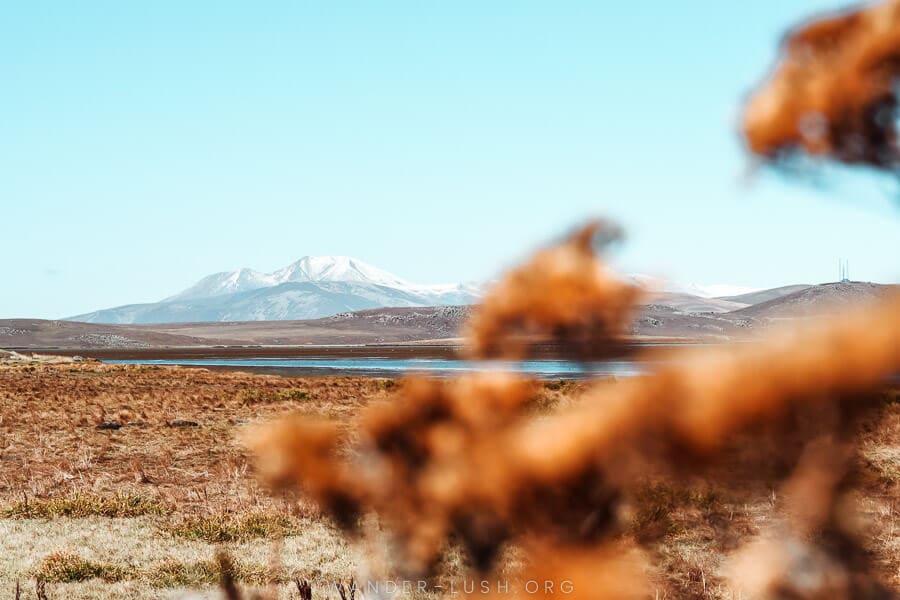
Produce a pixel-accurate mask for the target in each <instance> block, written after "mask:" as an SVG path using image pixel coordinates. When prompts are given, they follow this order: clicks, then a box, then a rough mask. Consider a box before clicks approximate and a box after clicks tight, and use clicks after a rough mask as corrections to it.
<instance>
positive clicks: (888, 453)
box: [863, 446, 900, 483]
mask: <svg viewBox="0 0 900 600" xmlns="http://www.w3.org/2000/svg"><path fill="white" fill-rule="evenodd" d="M863 456H864V457H865V460H866V462H867V463H868V465H869V466H870V467H871V468H872V469H873V470H874V471H875V472H876V473H877V474H878V476H879V477H881V478H882V479H885V480H887V481H889V482H891V483H900V447H891V446H881V447H875V448H870V449H867V450H866V451H864V452H863Z"/></svg>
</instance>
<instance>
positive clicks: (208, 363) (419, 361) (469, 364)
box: [103, 357, 646, 379]
mask: <svg viewBox="0 0 900 600" xmlns="http://www.w3.org/2000/svg"><path fill="white" fill-rule="evenodd" d="M103 362H105V363H109V364H140V365H183V366H195V367H207V368H215V369H233V370H246V371H255V372H262V373H274V374H279V375H291V376H297V377H305V376H324V375H357V376H366V377H396V376H399V375H403V374H406V373H421V374H426V375H431V376H438V377H446V376H452V375H458V374H461V373H467V372H473V371H491V370H503V371H513V372H517V373H522V374H525V375H531V376H534V377H538V378H541V379H560V378H562V379H583V378H587V377H604V376H607V377H609V376H614V377H632V376H634V375H639V374H641V373H643V372H644V369H643V368H642V367H643V366H645V365H646V363H642V364H638V363H636V362H633V361H628V360H607V361H600V362H593V363H587V364H585V363H578V362H573V361H566V360H527V361H521V362H501V361H470V360H457V359H449V358H373V357H359V358H331V357H323V358H196V359H193V358H186V359H138V360H133V359H131V360H104V361H103Z"/></svg>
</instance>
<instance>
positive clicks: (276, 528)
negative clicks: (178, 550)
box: [163, 512, 300, 544]
mask: <svg viewBox="0 0 900 600" xmlns="http://www.w3.org/2000/svg"><path fill="white" fill-rule="evenodd" d="M163 531H164V532H166V533H170V534H171V535H173V536H175V537H180V538H183V539H188V540H200V541H204V542H208V543H211V544H219V543H225V542H245V541H248V540H252V539H259V538H264V539H275V538H282V537H288V536H294V535H299V534H300V526H299V524H298V523H296V522H295V521H294V520H292V519H291V518H289V517H288V516H286V515H283V514H276V513H266V512H256V513H250V514H243V515H236V514H216V515H204V516H199V517H190V518H187V519H184V520H182V521H180V522H177V523H172V524H168V525H165V526H164V527H163Z"/></svg>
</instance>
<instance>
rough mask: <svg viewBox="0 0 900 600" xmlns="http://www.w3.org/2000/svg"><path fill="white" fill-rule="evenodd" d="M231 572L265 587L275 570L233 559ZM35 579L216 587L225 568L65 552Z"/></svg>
mask: <svg viewBox="0 0 900 600" xmlns="http://www.w3.org/2000/svg"><path fill="white" fill-rule="evenodd" d="M229 569H230V574H231V576H232V578H233V579H234V580H235V581H239V582H241V583H246V584H251V585H264V584H265V583H268V582H269V581H271V580H272V573H271V570H270V568H269V567H268V566H265V565H251V564H247V563H243V562H240V561H235V560H231V561H230V565H229ZM31 576H32V577H34V578H35V579H37V580H41V581H46V582H49V583H75V582H82V581H88V580H91V579H98V580H101V581H104V582H106V583H117V582H122V581H139V582H141V583H144V584H146V585H148V586H150V587H154V588H178V587H198V586H206V585H213V584H216V583H218V582H219V581H220V579H221V576H222V567H221V564H220V562H219V561H217V560H212V559H211V560H200V561H192V562H181V561H178V560H177V559H174V558H173V559H167V560H164V561H163V562H161V563H159V564H157V565H154V566H152V567H149V568H146V569H142V568H140V567H136V566H131V565H117V564H113V563H107V562H97V561H92V560H88V559H86V558H83V557H82V556H80V555H78V554H77V553H75V552H71V551H65V550H63V551H58V552H53V553H51V554H48V555H47V556H46V557H44V560H43V561H41V564H40V565H39V566H38V568H37V569H35V571H34V572H33V573H31ZM282 579H284V578H282ZM284 580H285V581H286V579H284Z"/></svg>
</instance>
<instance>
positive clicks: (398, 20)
mask: <svg viewBox="0 0 900 600" xmlns="http://www.w3.org/2000/svg"><path fill="white" fill-rule="evenodd" d="M841 6H842V5H841V4H835V3H832V2H826V1H814V0H797V1H790V0H754V2H740V3H736V2H722V1H721V0H710V1H705V2H700V1H689V0H685V1H683V2H669V1H661V0H660V1H649V0H645V1H644V2H627V3H626V2H621V3H618V4H613V3H611V2H595V1H590V2H568V1H561V2H544V1H528V0H515V1H512V0H510V1H497V2H483V1H478V2H474V1H473V2H468V1H462V0H456V1H454V2H437V1H420V0H416V1H409V2H391V1H386V2H362V1H358V2H356V1H351V0H348V1H345V2H324V1H322V2H296V1H290V2H278V1H271V2H266V3H248V2H228V1H216V2H212V1H209V2H202V1H200V2H180V1H164V0H163V1H156V2H119V1H116V0H111V1H109V2H98V1H92V0H85V1H82V2H77V3H76V2H56V1H46V2H44V1H41V0H35V1H29V2H16V3H6V4H4V6H3V7H2V8H0V11H2V12H0V77H2V82H3V92H2V93H0V249H2V252H3V258H2V259H0V288H2V291H0V318H10V317H42V318H59V317H65V316H69V315H74V314H78V313H83V312H87V311H90V310H94V309H98V308H103V307H109V306H115V305H120V304H127V303H135V302H149V301H155V300H159V299H161V298H163V297H166V296H169V295H172V294H174V293H176V292H178V291H179V290H181V289H183V288H186V287H188V286H189V285H191V284H192V283H194V282H195V281H196V280H198V279H200V278H201V277H203V276H205V275H207V274H210V273H213V272H217V271H223V270H230V269H235V268H238V267H244V266H246V267H251V268H255V269H259V270H262V271H271V270H274V269H276V268H279V267H281V266H284V265H286V264H288V263H290V262H292V261H294V260H296V259H298V258H299V257H301V256H304V255H327V254H339V255H350V256H355V257H357V258H360V259H362V260H365V261H367V262H369V263H372V264H374V265H377V266H379V267H381V268H384V269H387V270H388V271H392V272H394V273H396V274H397V275H399V276H401V277H403V278H405V279H408V280H411V281H415V282H418V283H440V282H452V281H483V280H486V279H489V278H491V277H494V276H496V275H497V274H498V273H499V272H501V271H502V269H504V268H506V267H509V266H510V265H512V264H514V263H515V262H516V261H518V260H521V259H522V258H523V257H524V256H527V254H528V253H529V252H530V251H532V250H533V249H534V248H535V247H536V246H537V245H540V244H542V243H545V242H547V241H548V240H553V239H556V238H558V237H559V236H560V235H561V234H562V233H564V232H565V231H567V230H569V229H570V228H571V227H573V226H575V225H577V224H578V223H580V222H582V221H584V220H585V219H587V218H591V217H597V216H605V217H611V218H613V219H615V220H617V221H618V222H619V223H621V224H622V225H623V226H624V228H625V229H626V231H627V234H628V238H627V240H626V242H625V243H624V244H622V245H621V246H620V247H619V248H617V249H616V250H615V252H614V253H613V254H612V256H611V260H612V261H613V264H614V265H615V266H616V268H618V269H621V270H622V271H626V272H639V273H646V274H650V275H654V276H665V277H669V278H671V279H673V280H675V281H680V282H694V283H701V284H713V283H728V284H734V285H743V286H749V287H772V286H777V285H784V284H791V283H817V282H822V281H830V280H834V279H835V278H836V277H837V261H838V259H839V258H845V259H848V260H849V263H850V275H851V277H852V278H853V279H859V280H872V281H881V282H896V281H898V280H900V261H898V257H900V200H898V198H900V192H898V183H897V181H895V180H891V179H887V178H884V177H881V176H878V175H876V174H873V173H869V172H861V171H851V170H849V169H839V168H835V169H830V170H829V171H827V172H824V173H821V174H817V175H816V176H815V177H811V176H804V177H789V176H785V175H784V174H783V173H776V172H774V171H772V170H767V169H763V170H759V169H752V168H751V166H752V165H751V161H750V160H749V159H748V157H747V156H746V155H745V154H744V152H743V149H742V147H741V144H740V140H739V139H738V137H737V134H736V131H735V124H736V122H737V118H738V115H739V111H740V106H741V102H742V99H743V98H744V97H745V95H746V94H747V92H748V91H749V90H750V89H751V88H752V87H753V85H755V84H756V83H757V82H759V81H760V79H761V78H762V77H763V76H764V74H765V73H766V71H767V69H769V67H770V66H771V64H772V62H773V60H774V58H775V54H776V49H777V44H778V41H779V40H780V38H781V35H782V34H783V32H784V30H785V28H786V27H787V26H789V25H791V24H794V23H797V22H798V21H799V20H801V19H803V18H804V17H806V16H808V15H810V14H813V13H816V12H821V11H823V10H831V9H834V8H839V7H841Z"/></svg>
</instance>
